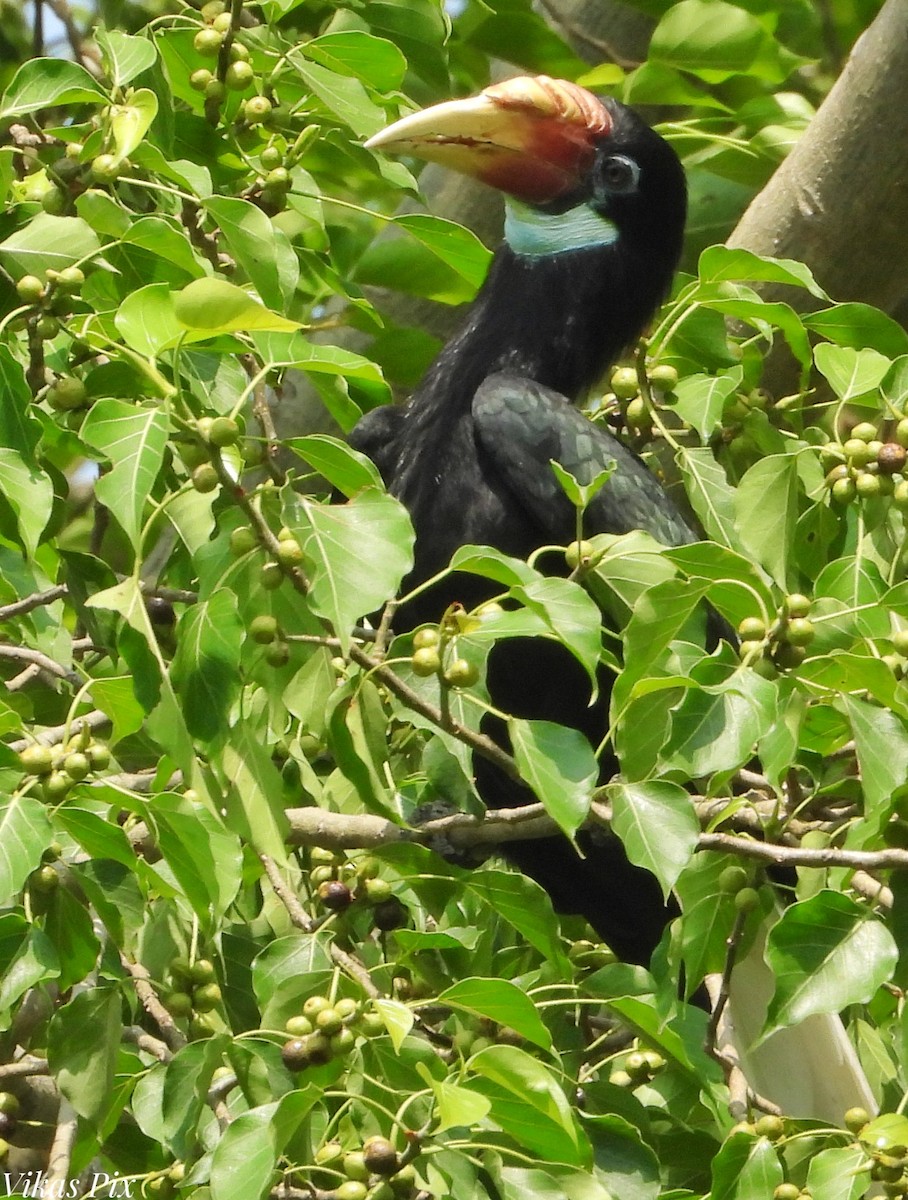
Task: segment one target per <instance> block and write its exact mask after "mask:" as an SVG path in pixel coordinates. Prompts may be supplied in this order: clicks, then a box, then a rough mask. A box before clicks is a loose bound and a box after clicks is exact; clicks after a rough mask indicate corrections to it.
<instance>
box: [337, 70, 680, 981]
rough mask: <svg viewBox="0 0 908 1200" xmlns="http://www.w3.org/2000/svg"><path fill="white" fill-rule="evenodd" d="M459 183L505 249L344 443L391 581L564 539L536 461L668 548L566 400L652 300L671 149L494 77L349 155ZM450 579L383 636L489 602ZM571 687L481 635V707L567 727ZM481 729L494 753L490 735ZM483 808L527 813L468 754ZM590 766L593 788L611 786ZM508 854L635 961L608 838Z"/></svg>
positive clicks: (643, 482)
mask: <svg viewBox="0 0 908 1200" xmlns="http://www.w3.org/2000/svg"><path fill="white" fill-rule="evenodd" d="M367 144H368V145H369V146H371V147H381V148H383V149H386V150H390V151H392V152H394V153H398V154H413V155H416V156H418V157H421V158H424V159H430V160H433V161H436V162H439V163H443V164H445V165H447V166H449V167H452V168H454V169H455V170H458V171H462V172H465V173H467V174H470V175H473V176H476V177H478V178H479V179H481V180H483V181H484V182H486V183H489V184H492V185H493V186H495V187H497V188H498V189H500V190H501V191H503V192H504V193H505V197H506V200H505V203H506V223H505V234H504V241H503V243H502V245H501V246H500V248H499V249H498V251H497V253H496V254H495V257H494V259H493V261H492V264H491V267H490V270H489V273H488V277H487V279H486V281H485V284H484V285H483V287H482V289H481V291H480V293H479V295H478V296H477V298H476V300H475V302H474V303H473V305H472V307H471V309H470V311H469V315H468V317H467V319H466V323H465V325H464V327H463V329H462V330H461V332H460V333H459V334H457V335H456V336H455V337H454V338H453V340H452V341H451V342H449V343H448V345H447V346H446V347H445V348H444V349H443V350H442V352H441V353H440V354H439V356H438V358H437V359H436V360H435V362H434V363H433V365H432V366H431V367H430V369H429V371H428V373H427V375H426V377H425V379H424V380H423V382H422V384H421V385H420V386H419V388H418V389H417V391H416V392H415V393H414V395H413V396H412V398H411V399H410V401H409V402H408V403H407V404H406V405H404V406H402V407H387V408H381V409H377V410H374V411H372V412H370V413H369V414H368V415H367V416H366V417H364V418H363V419H362V420H361V421H360V422H359V424H358V425H357V426H356V428H355V430H354V432H353V436H352V438H351V443H352V445H354V446H355V447H356V448H357V449H359V450H362V451H364V452H365V453H367V454H368V455H369V456H370V457H371V458H372V459H373V461H374V462H375V463H376V464H377V466H378V468H379V470H380V472H381V474H382V477H383V478H384V480H385V483H386V484H387V486H388V489H389V490H390V492H391V493H392V494H393V495H395V496H396V497H398V498H399V499H400V500H401V501H402V502H403V504H404V505H405V506H406V508H407V509H408V510H409V513H410V516H411V518H412V520H413V524H414V527H415V529H416V551H415V554H416V557H415V566H414V568H413V572H412V574H411V575H410V576H409V578H408V579H407V580H406V581H405V582H404V588H405V589H407V590H408V589H410V588H411V587H412V586H414V585H415V584H418V583H421V582H423V581H424V580H426V579H428V578H429V577H430V576H432V575H434V574H436V573H437V572H439V571H441V570H442V569H443V568H444V567H445V566H447V564H448V562H449V561H450V558H451V556H452V554H453V553H454V551H455V550H456V549H457V548H458V547H459V546H462V545H464V544H468V543H479V544H483V545H490V546H494V547H496V548H497V549H499V550H502V551H504V552H506V553H507V554H510V555H514V556H516V557H519V558H526V557H527V556H528V555H529V554H531V553H532V551H534V550H535V549H537V548H538V547H539V546H541V545H544V544H552V543H558V544H563V545H566V544H567V543H569V542H571V541H573V540H574V538H575V536H576V532H575V511H574V508H573V507H572V505H571V504H570V503H569V502H568V500H567V498H566V496H565V495H564V493H563V491H562V489H561V487H560V485H559V483H558V482H557V480H556V477H555V474H554V472H553V471H552V469H551V466H550V460H552V459H554V460H556V461H557V462H559V463H561V464H562V466H564V467H566V468H567V469H568V470H569V471H570V472H571V473H572V474H573V475H574V476H575V477H577V478H579V479H580V480H581V482H589V481H590V480H591V479H592V478H593V477H594V476H595V475H596V474H597V473H598V472H599V471H601V470H602V469H603V468H604V467H606V466H607V465H608V464H610V463H612V462H614V463H616V464H617V469H616V471H615V473H614V474H613V475H612V477H611V479H610V480H609V482H608V483H607V484H606V486H605V487H604V488H603V489H602V490H601V491H600V492H599V493H598V494H597V496H596V497H595V499H594V500H593V502H592V503H591V504H590V506H589V507H588V509H587V510H586V514H585V531H586V533H587V534H592V533H601V532H607V533H625V532H628V531H630V530H633V529H642V530H645V531H646V532H648V533H650V534H652V535H653V536H654V537H655V538H657V539H658V540H659V541H661V542H663V543H665V544H669V545H680V544H683V543H687V542H690V541H693V540H695V539H696V534H695V532H694V530H693V529H692V528H691V527H690V525H689V524H688V523H687V522H686V520H685V519H684V518H683V517H682V516H681V514H680V513H679V512H678V510H677V509H676V507H675V506H674V504H673V503H672V501H671V500H670V499H669V498H668V496H667V495H666V493H665V492H664V491H663V489H662V487H661V486H660V485H659V483H658V482H657V481H656V479H655V478H654V477H653V476H652V475H651V474H650V473H649V471H648V470H647V469H646V467H645V466H644V464H643V463H642V462H641V461H640V460H639V459H638V458H637V457H636V456H635V455H634V454H632V453H631V452H630V451H628V450H627V449H626V448H625V447H624V445H623V444H622V443H620V442H619V441H617V440H616V439H615V438H614V437H612V436H611V435H610V434H609V433H607V432H605V431H604V430H603V429H602V428H601V427H600V426H598V425H595V426H594V425H592V424H591V423H590V422H589V421H588V420H587V419H586V418H585V417H584V416H583V415H582V414H581V413H579V412H578V411H577V410H576V409H575V408H574V407H573V405H572V401H574V400H576V399H577V398H578V397H579V396H581V394H582V393H583V392H584V391H585V390H586V389H587V388H588V387H589V386H590V385H591V384H593V383H594V382H595V381H596V380H597V379H598V378H599V376H600V375H601V374H602V372H603V370H604V369H605V368H606V367H607V366H608V365H609V364H610V363H611V362H613V361H614V359H615V358H616V357H617V356H618V355H619V354H620V353H621V351H622V350H623V349H625V348H626V347H627V346H628V345H629V344H631V343H632V342H633V341H634V340H635V339H636V338H637V337H638V335H639V334H640V332H641V331H642V330H643V328H644V326H645V325H646V324H647V322H648V321H649V320H650V318H651V317H652V315H653V313H654V312H655V309H656V307H657V306H658V304H659V303H660V301H661V300H662V299H663V298H664V296H665V295H666V293H667V291H668V289H669V286H670V283H671V279H672V274H673V272H674V269H675V266H676V265H677V261H678V257H679V255H680V252H681V243H682V235H683V229H684V220H685V213H686V187H685V179H684V173H683V170H682V167H681V164H680V162H679V161H678V158H677V156H676V155H675V153H674V151H673V150H672V149H671V147H670V146H669V145H668V144H667V143H666V142H665V141H664V140H663V139H662V138H661V137H660V136H659V135H658V134H657V133H655V132H654V131H653V130H652V129H650V128H649V127H648V126H647V125H646V124H645V123H644V122H643V121H642V120H641V119H640V118H639V117H638V116H637V115H636V114H635V113H634V112H632V111H631V110H630V109H629V108H627V107H625V106H624V105H623V104H620V103H618V102H617V101H615V100H612V99H609V98H604V99H600V98H598V97H597V96H594V95H592V94H591V93H590V92H588V91H586V90H585V89H583V88H581V87H578V86H577V85H576V84H573V83H568V82H565V81H563V80H555V79H549V78H547V77H545V76H539V77H537V78H517V79H510V80H508V81H507V82H505V83H501V84H497V85H495V86H493V87H489V88H487V89H486V90H485V91H484V92H483V93H482V94H481V95H479V96H478V97H474V98H472V99H467V100H456V101H451V102H448V103H444V104H439V105H436V106H434V107H432V108H430V109H428V110H426V111H424V112H420V113H416V114H414V115H412V116H409V117H405V118H404V119H402V120H400V121H398V122H397V123H395V124H394V125H392V126H390V127H389V128H388V129H386V130H384V131H382V132H381V133H379V134H378V135H376V136H375V137H373V138H372V139H371V141H370V142H369V143H367ZM492 586H493V585H491V584H490V583H489V582H488V581H487V580H484V579H480V578H478V577H476V576H470V575H466V574H460V575H455V576H453V577H451V576H449V577H448V578H446V579H445V580H444V582H443V583H442V584H441V585H439V586H436V587H434V588H432V589H430V590H428V591H426V592H424V593H423V594H421V595H420V596H419V597H418V599H416V600H415V601H413V602H411V603H410V604H408V605H407V606H406V607H405V609H403V610H402V611H401V613H400V614H399V621H398V625H399V627H401V628H412V627H413V626H415V625H418V624H421V623H422V622H424V621H432V622H434V621H437V620H438V619H439V617H440V615H441V613H442V612H443V611H444V610H445V608H446V607H447V605H449V604H451V603H452V602H454V601H460V602H461V603H462V604H464V605H465V606H466V607H468V608H471V607H473V606H474V605H476V604H478V603H481V602H482V601H483V600H485V599H488V597H489V594H490V588H491V587H492ZM601 675H602V677H601V678H600V681H599V682H600V687H599V697H598V699H597V700H596V702H595V703H593V704H592V705H591V704H590V692H591V689H590V681H589V679H588V678H587V676H586V675H585V673H584V671H583V670H582V669H581V667H580V666H579V664H578V663H577V662H576V660H575V659H574V658H573V657H572V656H571V655H570V654H568V653H567V652H566V651H565V650H564V649H562V648H561V647H560V646H558V645H557V644H556V643H553V642H549V641H545V640H542V639H533V640H532V641H531V640H529V639H514V640H506V641H502V642H499V643H498V644H497V645H496V646H495V647H494V649H493V651H492V653H491V654H490V657H489V663H488V686H489V691H490V694H491V696H492V699H493V702H494V704H495V706H496V707H497V708H498V709H500V710H504V711H506V712H508V713H511V714H513V715H515V716H519V717H524V718H528V719H535V720H547V721H553V722H557V723H559V724H561V725H568V726H573V727H574V728H576V729H579V730H581V731H582V732H583V733H584V734H585V735H586V736H587V737H588V738H589V740H590V742H591V743H592V744H593V745H594V746H595V745H597V744H598V743H599V741H600V740H601V738H602V736H603V733H604V731H605V729H606V727H607V718H608V697H609V691H610V676H608V675H607V674H606V673H605V672H602V673H601ZM484 728H485V729H486V731H487V732H489V733H491V734H492V735H493V736H495V737H496V739H497V740H499V741H501V742H502V743H503V744H506V738H505V734H504V730H503V729H502V728H501V727H500V724H498V723H496V722H495V721H493V720H487V722H486V723H485V726H484ZM474 767H475V771H476V781H477V787H478V790H479V793H480V795H481V796H482V797H483V799H484V801H485V802H486V804H487V805H488V806H490V807H494V808H500V807H506V806H514V805H518V804H524V803H526V802H527V793H526V791H525V790H523V789H521V788H519V787H517V786H516V785H515V784H514V783H512V782H511V781H509V780H508V779H507V778H506V777H505V776H504V775H503V774H501V773H500V772H499V771H498V770H497V769H496V768H494V767H493V766H491V765H490V764H489V763H488V762H486V761H485V760H482V759H479V758H478V757H477V759H476V760H475V763H474ZM615 769H616V764H615V762H614V760H611V759H606V760H605V761H603V763H602V777H603V778H608V777H609V776H610V775H612V774H614V772H615ZM581 845H582V848H583V851H584V853H585V856H586V857H585V858H580V857H578V855H577V854H576V852H575V851H574V849H573V848H572V847H571V846H570V844H569V843H568V841H567V840H566V839H563V838H553V839H547V840H545V841H528V842H520V843H514V844H510V845H509V846H508V849H507V855H508V857H509V858H510V859H511V860H513V861H514V862H515V863H516V864H517V865H518V866H519V867H520V868H521V869H522V870H523V871H525V872H526V873H527V874H528V875H530V876H532V877H533V878H534V879H536V880H537V881H538V882H539V883H540V884H541V885H542V886H543V887H544V888H545V889H546V891H547V892H548V893H549V895H550V896H551V898H552V901H553V903H554V906H555V908H556V909H557V910H558V911H561V912H566V913H582V914H583V915H584V916H586V917H587V919H588V920H589V921H590V923H591V924H592V925H593V927H594V928H595V929H596V930H597V931H598V932H599V934H600V935H601V936H602V937H603V938H604V939H605V941H606V942H607V943H608V944H609V945H610V946H611V947H612V949H613V950H614V951H615V952H616V953H617V954H618V955H619V956H620V957H622V958H623V959H625V960H627V961H632V962H638V963H647V962H648V961H649V958H650V955H651V953H652V951H653V949H654V947H655V945H656V944H657V942H658V940H659V938H660V936H661V933H662V930H663V929H664V927H665V924H666V921H667V919H668V910H667V909H666V907H665V904H664V902H663V899H662V895H661V892H660V890H659V887H658V885H657V883H656V880H655V878H654V877H653V876H652V875H650V874H649V873H648V872H645V871H642V870H640V869H638V868H635V867H633V866H631V865H630V864H629V863H628V861H627V858H626V857H625V855H624V851H623V848H622V847H621V845H620V843H619V842H618V841H617V839H615V838H612V837H597V838H592V837H590V836H587V835H583V836H582V837H581Z"/></svg>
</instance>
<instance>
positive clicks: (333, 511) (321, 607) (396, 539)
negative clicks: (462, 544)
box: [283, 488, 414, 650]
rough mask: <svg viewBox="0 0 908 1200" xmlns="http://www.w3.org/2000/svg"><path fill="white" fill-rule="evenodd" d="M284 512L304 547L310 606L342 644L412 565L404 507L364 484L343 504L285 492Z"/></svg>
mask: <svg viewBox="0 0 908 1200" xmlns="http://www.w3.org/2000/svg"><path fill="white" fill-rule="evenodd" d="M283 517H284V523H285V525H287V526H288V528H290V529H292V530H293V532H294V533H295V534H296V536H297V538H298V540H299V542H300V544H301V546H302V548H303V555H304V560H305V569H306V573H307V575H308V576H309V582H310V589H311V590H310V593H309V600H310V603H311V606H312V609H313V611H314V612H315V613H316V614H317V615H318V616H320V617H324V618H325V619H326V620H328V621H330V622H331V625H332V627H333V628H334V630H335V632H336V634H337V636H338V637H339V638H340V639H341V642H342V644H343V646H344V649H345V650H346V648H347V647H348V646H349V644H350V634H351V630H352V629H353V626H354V625H355V624H356V622H357V621H358V620H359V618H360V617H363V616H365V615H366V614H367V613H370V612H372V611H373V610H374V609H377V608H380V607H381V605H382V604H384V603H385V601H386V600H390V599H391V598H392V597H393V596H394V595H395V593H396V592H397V589H398V588H399V587H400V582H401V580H402V579H403V577H404V575H406V573H407V572H408V571H409V570H410V568H411V567H412V565H413V542H414V534H413V527H412V525H411V524H410V518H409V516H408V515H407V511H406V509H405V508H404V507H403V505H402V504H401V503H400V502H399V501H397V500H395V499H394V498H393V497H392V496H389V495H387V494H386V493H385V492H383V491H378V490H377V489H375V488H366V489H364V490H363V491H360V492H358V493H357V494H356V495H355V496H354V497H353V498H352V499H351V500H348V501H347V503H346V504H333V505H325V504H315V503H313V502H312V501H311V500H308V499H306V497H304V496H300V497H287V498H286V500H285V503H284V509H283ZM366 547H368V554H367V553H366V552H365V551H366Z"/></svg>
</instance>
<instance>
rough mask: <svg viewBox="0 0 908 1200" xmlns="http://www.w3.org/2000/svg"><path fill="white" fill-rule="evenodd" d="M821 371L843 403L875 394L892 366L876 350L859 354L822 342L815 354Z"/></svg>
mask: <svg viewBox="0 0 908 1200" xmlns="http://www.w3.org/2000/svg"><path fill="white" fill-rule="evenodd" d="M813 357H814V361H815V362H816V364H817V370H818V371H820V373H821V374H823V375H825V376H826V378H827V379H828V380H829V383H830V386H831V387H832V390H833V391H834V392H835V394H836V395H837V396H838V397H839V399H840V400H855V399H857V398H858V397H860V396H864V395H866V394H867V393H868V392H872V391H875V389H876V388H878V387H879V386H880V384H881V383H882V381H883V379H884V377H885V375H886V372H887V371H888V370H889V368H890V366H891V363H890V361H889V359H888V358H886V357H884V355H882V354H879V353H878V352H877V351H876V350H855V349H853V348H852V347H851V346H831V345H830V344H829V343H828V342H820V344H819V345H818V346H817V347H816V349H815V350H814V352H813Z"/></svg>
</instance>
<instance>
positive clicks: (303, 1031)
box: [281, 996, 385, 1072]
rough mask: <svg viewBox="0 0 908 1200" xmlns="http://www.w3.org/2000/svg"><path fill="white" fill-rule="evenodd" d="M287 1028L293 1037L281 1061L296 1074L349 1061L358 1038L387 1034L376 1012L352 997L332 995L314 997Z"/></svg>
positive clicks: (288, 1041) (285, 1046)
mask: <svg viewBox="0 0 908 1200" xmlns="http://www.w3.org/2000/svg"><path fill="white" fill-rule="evenodd" d="M285 1028H286V1031H287V1033H288V1034H289V1035H290V1036H289V1038H288V1039H287V1041H286V1042H285V1043H284V1045H283V1046H282V1048H281V1058H282V1059H283V1062H284V1066H285V1067H286V1068H287V1069H288V1071H294V1072H296V1071H305V1070H306V1068H307V1067H313V1066H321V1065H323V1064H324V1063H327V1062H330V1061H331V1060H332V1059H333V1058H345V1057H346V1056H347V1055H348V1054H349V1053H350V1052H351V1051H352V1050H353V1048H354V1047H355V1046H356V1038H357V1035H361V1036H362V1037H367V1038H368V1037H379V1036H380V1035H381V1034H383V1033H384V1032H385V1024H384V1021H382V1019H381V1017H380V1015H379V1014H378V1013H377V1012H375V1011H374V1010H372V1009H364V1008H363V1006H362V1005H361V1004H360V1002H359V1001H358V1000H353V999H351V998H349V997H342V998H341V999H339V1000H331V999H330V998H329V997H328V996H310V997H309V998H308V999H307V1000H306V1001H305V1003H304V1004H303V1011H302V1012H301V1013H299V1014H298V1015H297V1016H294V1017H291V1018H290V1019H289V1021H288V1022H287V1024H286V1027H285Z"/></svg>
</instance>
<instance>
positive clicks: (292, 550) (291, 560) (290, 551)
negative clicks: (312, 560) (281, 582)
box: [275, 537, 303, 567]
mask: <svg viewBox="0 0 908 1200" xmlns="http://www.w3.org/2000/svg"><path fill="white" fill-rule="evenodd" d="M275 557H276V558H277V561H278V562H279V563H282V564H283V565H284V566H285V567H297V566H299V564H300V563H301V562H302V561H303V548H302V546H301V545H300V544H299V542H298V541H297V540H296V538H294V537H289V538H284V539H283V541H280V542H278V546H277V550H276V551H275Z"/></svg>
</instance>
